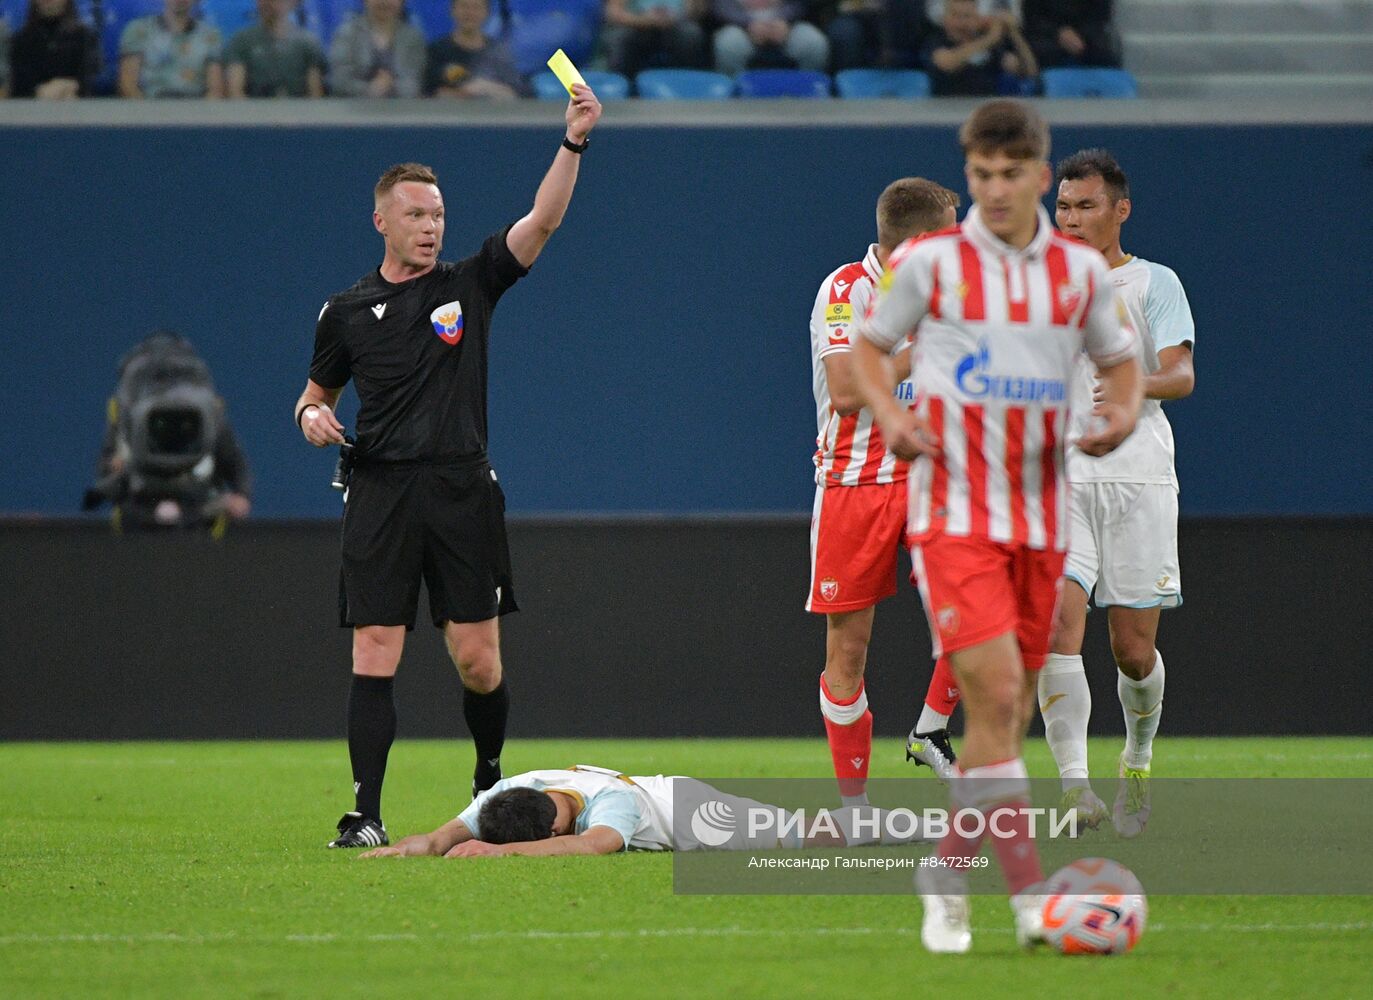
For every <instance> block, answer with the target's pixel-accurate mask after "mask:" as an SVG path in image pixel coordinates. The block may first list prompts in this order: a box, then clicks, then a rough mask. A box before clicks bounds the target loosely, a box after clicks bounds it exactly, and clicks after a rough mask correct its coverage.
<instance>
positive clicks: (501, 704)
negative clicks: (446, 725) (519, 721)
mask: <svg viewBox="0 0 1373 1000" xmlns="http://www.w3.org/2000/svg"><path fill="white" fill-rule="evenodd" d="M462 715H463V718H464V719H466V720H467V728H468V729H470V730H471V731H472V742H473V744H475V745H476V748H477V769H476V770H475V771H474V772H472V786H473V790H474V791H477V792H484V791H486V789H488V788H490V787H491V786H492V785H494V784H495V783H496V782H497V781H499V780H500V778H501V749H502V748H503V747H504V746H505V720H506V717H507V716H509V715H510V693H509V691H508V690H506V686H505V681H504V680H502V681H501V682H500V684H499V685H497V687H496V689H495V690H494V691H492V692H490V693H489V694H478V693H477V692H476V691H473V690H471V689H470V688H463V691H462Z"/></svg>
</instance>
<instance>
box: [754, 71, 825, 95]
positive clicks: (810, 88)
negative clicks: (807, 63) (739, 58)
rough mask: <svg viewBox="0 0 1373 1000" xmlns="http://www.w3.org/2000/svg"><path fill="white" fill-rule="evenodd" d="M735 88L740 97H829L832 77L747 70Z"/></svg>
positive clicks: (814, 73)
mask: <svg viewBox="0 0 1373 1000" xmlns="http://www.w3.org/2000/svg"><path fill="white" fill-rule="evenodd" d="M734 85H735V87H736V92H737V93H738V95H739V96H740V97H829V96H830V75H829V74H828V73H817V72H815V71H814V70H809V69H748V70H744V72H742V73H740V74H739V75H738V76H736V77H735V78H734Z"/></svg>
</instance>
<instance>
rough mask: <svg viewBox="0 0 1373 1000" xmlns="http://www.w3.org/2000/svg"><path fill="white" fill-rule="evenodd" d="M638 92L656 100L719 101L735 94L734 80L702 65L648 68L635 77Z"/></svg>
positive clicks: (641, 95)
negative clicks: (695, 66) (700, 66)
mask: <svg viewBox="0 0 1373 1000" xmlns="http://www.w3.org/2000/svg"><path fill="white" fill-rule="evenodd" d="M634 84H635V86H637V87H638V88H639V96H640V97H646V98H648V99H650V100H655V101H720V100H724V99H725V98H727V97H733V96H734V81H733V80H732V79H730V78H729V77H727V76H725V74H723V73H710V72H707V71H706V70H702V69H646V70H644V71H643V72H642V73H640V74H639V75H638V76H636V77H635V78H634Z"/></svg>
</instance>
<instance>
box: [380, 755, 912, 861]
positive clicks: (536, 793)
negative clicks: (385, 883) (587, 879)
mask: <svg viewBox="0 0 1373 1000" xmlns="http://www.w3.org/2000/svg"><path fill="white" fill-rule="evenodd" d="M674 807H675V808H677V809H682V810H684V812H686V813H687V815H688V816H689V818H687V819H685V821H684V822H682V823H681V824H679V825H674V823H673V813H674ZM750 810H764V811H765V812H767V813H770V814H771V818H770V820H769V821H768V822H758V823H755V824H753V826H755V827H756V828H757V831H758V832H757V833H756V834H754V835H752V836H750V835H749V824H747V823H746V822H745V818H746V817H748V816H749V815H750ZM882 814H883V810H879V809H874V808H873V807H871V806H863V807H849V808H844V809H836V810H834V811H833V812H831V813H829V814H828V815H829V816H830V817H832V819H833V824H832V825H830V824H826V823H824V822H823V821H820V822H815V821H814V820H812V819H811V817H807V824H806V825H808V826H809V831H808V832H809V836H807V837H805V838H804V839H803V837H802V833H801V831H800V830H799V825H798V824H796V823H794V822H791V820H792V818H793V817H794V814H793V813H792V812H791V811H790V810H787V809H783V808H782V807H780V806H771V805H766V804H765V803H762V802H757V801H754V800H753V799H747V798H742V797H740V796H737V795H730V794H727V793H725V792H722V791H719V790H718V789H716V788H712V787H711V786H710V785H707V784H706V783H705V782H703V781H697V780H696V779H695V778H685V777H681V776H677V775H662V774H657V775H652V776H646V777H629V776H627V775H624V774H620V773H619V772H616V771H608V770H605V769H604V768H599V767H591V766H589V765H586V764H578V765H576V766H575V767H571V768H567V769H566V770H549V771H527V772H526V773H524V774H517V775H515V776H514V777H511V778H505V779H502V780H501V781H498V782H496V784H495V785H493V786H492V787H491V788H490V789H488V790H487V791H485V792H482V793H481V794H480V795H478V796H477V797H476V798H475V799H473V800H472V804H471V805H469V806H468V807H467V808H466V809H464V810H463V811H462V813H461V814H459V815H458V817H457V818H456V819H452V820H449V821H448V822H447V823H445V824H443V826H441V827H439V828H438V829H437V830H434V831H432V832H431V833H420V834H415V835H413V836H410V837H405V838H403V839H401V840H399V841H397V842H396V843H395V844H394V845H393V846H390V847H378V848H375V849H373V850H370V851H367V852H365V853H364V854H361V855H359V856H360V857H363V858H391V857H425V856H431V857H432V856H443V857H448V858H476V857H493V856H500V855H507V854H521V855H526V856H550V855H561V854H614V853H616V852H617V851H624V850H630V849H633V850H640V851H693V850H701V849H714V850H766V849H769V848H775V847H792V848H799V847H858V846H861V845H863V844H872V843H877V842H878V840H877V838H876V837H875V836H874V835H873V834H874V833H875V832H876V831H879V830H884V829H885V827H886V826H887V824H885V823H884V822H882ZM755 815H756V814H755ZM779 830H780V831H783V836H782V837H780V838H779V836H778V831H779ZM901 832H905V831H901ZM921 839H923V837H922V836H921V835H920V831H919V830H916V831H914V832H913V833H912V834H911V835H910V836H903V837H893V836H891V835H890V834H885V833H884V835H883V836H882V838H881V843H884V844H898V843H913V842H915V841H918V840H921Z"/></svg>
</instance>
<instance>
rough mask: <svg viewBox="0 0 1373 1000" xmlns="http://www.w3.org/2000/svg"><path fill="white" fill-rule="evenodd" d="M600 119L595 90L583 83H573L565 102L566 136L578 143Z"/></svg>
mask: <svg viewBox="0 0 1373 1000" xmlns="http://www.w3.org/2000/svg"><path fill="white" fill-rule="evenodd" d="M600 119H601V102H600V101H599V100H597V99H596V94H595V92H594V91H593V90H592V89H591V88H590V87H588V86H587V85H586V84H584V83H574V84H573V85H572V99H571V100H570V101H568V102H567V137H568V138H569V139H571V140H572V141H573V142H575V143H577V144H578V145H580V144H581V143H582V142H584V141H585V140H586V137H587V133H589V132H590V131H591V130H592V129H593V128H595V127H596V123H597V122H598V121H600Z"/></svg>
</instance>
